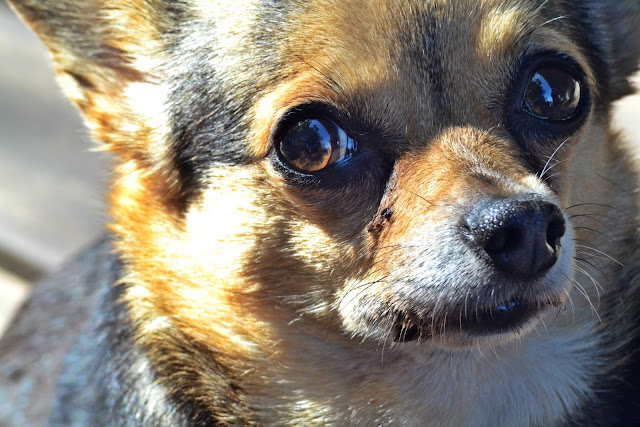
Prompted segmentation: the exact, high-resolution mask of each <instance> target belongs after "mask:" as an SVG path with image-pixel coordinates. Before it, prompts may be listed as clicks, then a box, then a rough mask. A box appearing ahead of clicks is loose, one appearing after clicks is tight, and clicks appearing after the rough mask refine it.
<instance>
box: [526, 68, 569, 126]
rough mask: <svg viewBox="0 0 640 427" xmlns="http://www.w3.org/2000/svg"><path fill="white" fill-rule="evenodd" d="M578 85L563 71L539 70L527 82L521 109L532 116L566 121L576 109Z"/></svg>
mask: <svg viewBox="0 0 640 427" xmlns="http://www.w3.org/2000/svg"><path fill="white" fill-rule="evenodd" d="M579 102H580V84H579V83H578V82H577V81H576V80H575V79H574V78H573V77H572V76H571V74H569V73H567V72H566V71H564V70H561V69H558V68H539V69H538V70H537V71H536V72H535V74H533V76H532V77H531V80H529V85H528V86H527V90H526V92H525V96H524V101H523V107H524V109H525V110H527V111H529V112H530V113H531V114H533V115H534V116H537V117H540V118H543V119H550V120H566V119H569V118H571V116H573V114H574V113H575V112H576V110H577V109H578V104H579Z"/></svg>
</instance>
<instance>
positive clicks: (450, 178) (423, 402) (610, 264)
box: [11, 0, 640, 425]
mask: <svg viewBox="0 0 640 427" xmlns="http://www.w3.org/2000/svg"><path fill="white" fill-rule="evenodd" d="M171 3H172V2H164V1H160V0H158V1H151V2H140V1H136V2H131V1H128V2H125V1H110V2H102V1H98V0H91V1H89V0H83V1H79V2H71V1H57V2H53V1H29V0H24V1H20V0H11V4H12V5H13V7H14V8H15V9H16V11H17V12H18V13H19V14H20V15H21V16H23V18H24V19H25V21H26V22H27V23H28V24H29V25H30V26H31V27H32V28H33V29H34V31H36V32H37V33H38V34H39V35H40V36H41V37H42V39H43V41H44V42H45V43H46V44H47V46H48V47H49V49H50V51H51V53H52V57H53V60H54V63H55V65H56V71H57V73H58V76H59V79H60V82H61V84H62V86H63V89H65V91H66V93H67V94H68V96H69V97H70V99H71V100H72V101H73V102H74V103H75V104H76V105H77V106H78V108H79V109H80V111H81V112H82V114H83V115H84V117H85V119H86V121H87V124H88V126H89V127H90V129H91V131H92V134H93V136H94V138H95V139H96V140H97V141H100V142H101V143H103V144H104V145H105V147H106V149H108V150H111V151H113V152H114V153H115V154H116V157H117V159H118V165H117V167H116V168H115V175H114V179H113V190H112V193H111V199H110V200H111V206H112V209H111V215H112V217H113V223H112V225H111V226H110V230H111V232H112V233H113V236H114V247H115V250H116V253H117V254H118V257H119V259H120V260H121V262H122V263H123V266H124V267H123V274H122V277H121V278H120V279H119V281H118V283H119V284H121V285H122V286H123V288H122V289H123V291H122V294H121V296H120V298H121V302H123V303H124V304H125V309H126V313H127V325H128V326H127V328H128V329H127V330H129V331H130V332H131V334H132V338H131V342H132V343H133V344H132V345H133V347H134V348H135V349H139V350H140V351H141V353H142V354H143V355H144V357H145V358H146V359H145V360H147V361H148V363H149V365H150V366H151V370H152V372H153V375H154V384H156V385H157V386H159V387H160V388H161V389H162V391H163V393H164V396H165V398H164V400H163V401H162V402H163V403H162V405H166V407H167V408H170V409H167V411H169V412H170V413H171V414H183V412H181V411H184V414H186V415H184V416H185V417H186V418H185V419H186V420H189V421H191V422H202V423H207V422H214V421H215V422H219V423H228V424H233V423H246V424H265V423H267V424H268V423H281V424H298V423H313V422H317V423H321V424H326V423H333V424H345V423H354V424H355V423H363V424H395V423H400V424H402V423H404V424H414V423H420V424H423V423H425V422H431V423H433V424H436V425H442V424H451V425H461V424H467V425H525V424H530V425H549V424H558V423H563V422H581V421H584V420H586V421H588V422H593V423H600V422H603V420H606V416H607V414H608V412H607V411H608V410H609V406H608V405H614V406H615V405H616V404H617V403H618V402H620V405H621V406H623V407H624V408H625V411H627V410H628V411H629V412H625V413H624V414H623V415H622V416H621V418H620V419H619V421H620V422H626V421H628V420H631V419H640V415H639V413H640V410H638V408H637V407H634V406H633V405H634V404H633V403H630V402H631V400H632V397H631V394H632V393H634V392H635V390H637V387H638V386H639V385H638V383H637V380H636V382H632V383H631V384H627V385H624V384H620V383H617V382H616V379H617V378H620V379H623V380H624V381H627V382H629V381H631V380H630V378H631V375H633V374H634V372H640V371H634V369H637V368H638V366H637V364H638V360H640V358H639V357H638V349H637V344H638V334H639V332H640V331H639V330H638V325H639V324H640V319H639V315H638V309H639V307H640V283H639V281H640V273H638V269H639V268H640V266H638V259H640V257H639V256H638V255H639V254H638V243H637V242H638V241H637V231H638V225H637V217H638V200H637V195H636V194H635V193H634V191H636V189H637V175H636V173H637V165H635V164H632V163H631V161H630V160H629V154H628V153H627V148H625V147H624V146H623V145H621V143H620V142H619V137H618V136H617V135H616V134H615V133H614V132H613V131H612V130H611V129H610V128H609V123H608V122H609V114H610V113H609V111H610V106H611V102H613V101H614V100H615V99H618V98H619V97H621V96H623V95H624V94H626V93H628V92H629V86H628V83H627V80H626V79H627V77H628V76H629V74H630V73H631V72H632V71H633V70H634V69H635V67H636V66H637V63H638V59H639V57H640V32H639V30H638V28H640V4H638V2H637V1H634V0H631V1H622V2H614V1H609V2H595V1H594V2H584V4H582V5H581V6H579V5H578V3H579V2H572V1H549V2H534V1H525V0H513V1H504V0H484V1H480V2H478V1H467V0H460V1H443V0H442V1H441V0H435V1H425V2H414V1H410V2H395V1H348V2H342V1H340V2H338V1H330V0H326V1H318V2H298V1H293V2H291V4H289V5H287V6H286V7H285V8H284V9H282V6H279V7H278V6H275V5H274V6H273V8H274V9H273V11H271V12H269V9H268V7H267V6H264V5H262V6H263V7H262V8H261V7H260V3H259V2H253V1H245V2H239V3H238V2H229V4H228V5H225V4H224V3H225V2H197V1H193V2H192V1H186V2H180V3H179V4H175V5H172V4H171ZM107 4H108V7H107ZM223 6H225V7H223ZM226 6H228V7H226ZM276 12H277V13H281V14H282V16H284V17H285V18H286V19H285V18H283V17H282V16H279V15H277V13H276ZM269 13H273V16H271V15H269ZM259 19H264V22H261V21H260V20H259ZM611 23H614V25H612V24H611ZM587 24H588V25H590V26H591V27H590V28H588V29H587V28H583V26H585V25H587ZM621 46H624V49H623V48H622V47H621ZM547 51H554V52H556V51H557V52H564V53H565V54H566V55H568V56H570V57H571V58H572V60H573V61H575V63H576V64H577V66H579V67H580V68H581V69H582V72H583V73H584V81H585V82H586V85H587V86H588V90H589V93H590V97H591V104H590V111H589V112H588V114H587V116H586V118H585V120H584V122H583V123H582V124H580V126H579V127H578V128H577V129H575V130H573V131H572V132H570V134H568V135H567V136H566V137H563V138H561V139H560V140H558V139H554V140H552V141H548V140H545V139H544V138H542V137H540V138H537V139H536V137H527V138H524V139H525V140H524V142H523V141H522V140H521V138H519V137H518V136H517V135H515V131H513V128H512V127H511V126H510V125H509V124H508V123H509V120H511V119H510V118H509V112H508V110H507V107H505V106H507V105H510V104H509V103H510V102H512V101H511V98H512V97H513V96H517V95H513V93H511V91H510V89H509V88H510V87H511V86H512V85H513V84H514V83H513V81H514V76H515V75H517V73H518V71H517V70H518V67H520V66H521V61H522V60H521V58H523V57H524V56H526V55H529V56H535V55H536V54H542V53H544V52H547ZM198 73H202V74H198ZM207 73H210V74H207ZM214 75H215V77H212V76H214ZM203 82H204V83H203ZM199 84H204V86H202V87H201V86H197V85H199ZM214 84H215V85H214ZM207 88H210V89H211V92H208V89H207ZM216 97H218V98H216ZM311 102H315V103H322V104H324V105H328V106H330V107H331V108H333V109H335V110H336V111H338V112H339V113H340V114H342V115H343V116H344V117H345V119H344V120H345V121H346V122H349V123H352V122H353V123H355V122H357V125H354V126H355V127H354V128H353V129H349V132H350V133H351V135H352V136H353V137H354V139H357V140H358V144H360V146H361V147H362V146H364V147H369V148H370V147H375V150H377V151H376V152H377V153H380V158H381V159H393V162H391V163H390V164H389V169H390V171H389V172H388V176H386V175H385V173H387V172H385V171H384V170H385V169H384V168H385V167H386V166H384V165H383V164H385V161H386V160H380V164H381V165H383V166H380V167H379V168H378V167H376V166H375V165H374V166H371V167H370V170H369V169H368V170H367V172H366V173H364V174H363V175H362V176H359V178H361V179H354V180H353V181H349V182H342V183H340V184H339V185H335V186H333V187H322V186H318V185H316V186H313V185H307V186H304V185H299V184H297V183H296V182H293V181H291V180H290V179H288V178H287V177H286V175H285V174H283V173H282V171H280V170H279V169H278V165H277V163H275V162H274V155H273V153H274V149H275V148H274V147H275V146H276V145H277V143H278V141H277V140H275V139H274V138H277V129H278V126H279V123H281V121H282V120H283V118H284V117H286V115H287V113H288V112H290V111H291V110H292V109H293V108H295V107H297V106H299V105H301V104H305V103H311ZM203 106H204V107H203ZM203 108H210V110H207V111H203V110H202V109H203ZM180 117H182V118H183V119H184V117H187V119H186V122H184V123H183V122H180V120H182V119H180ZM228 117H231V119H229V120H233V121H232V122H229V123H230V124H229V123H226V122H224V120H227V118H228ZM183 121H184V120H183ZM216 121H217V122H220V123H223V124H221V125H220V126H219V127H217V128H215V127H213V124H212V123H217V122H216ZM207 126H210V127H211V131H208V129H209V128H208V127H207ZM202 129H204V130H202ZM215 129H217V130H218V131H219V132H220V133H216V132H214V130H215ZM349 132H348V133H349ZM207 138H210V139H207ZM185 141H187V142H185ZM189 141H200V142H193V143H191V142H189ZM202 141H205V142H202ZM229 141H230V142H229ZM207 144H209V145H207ZM367 144H369V145H367ZM227 145H228V146H229V147H231V148H228V151H224V150H223V148H224V149H225V150H227V148H225V147H227ZM218 147H221V148H218ZM370 149H371V148H370ZM217 150H220V152H221V154H219V155H218V154H217V153H218V151H217ZM223 151H224V152H223ZM234 156H236V157H237V158H234ZM232 160H233V161H232ZM551 168H552V171H550V170H551ZM543 172H545V173H543ZM523 194H536V195H537V196H539V197H540V198H543V199H544V200H545V201H547V202H549V203H552V204H554V205H557V206H559V207H561V208H562V209H563V215H564V217H565V218H566V220H567V221H568V222H569V225H568V226H567V227H568V228H567V232H566V236H565V237H564V239H565V243H564V244H563V245H565V246H566V247H567V248H569V247H571V246H572V244H571V243H570V242H575V248H576V250H575V257H574V256H571V255H566V254H565V255H563V258H562V259H561V261H558V267H557V268H556V269H554V270H552V272H551V273H549V275H548V277H546V278H544V280H543V279H535V280H532V281H530V282H529V281H525V280H524V279H523V280H520V279H518V280H513V281H507V280H505V281H500V282H499V283H495V279H493V278H491V277H489V275H488V273H487V272H486V271H485V270H486V268H488V267H487V265H486V264H483V262H484V261H479V260H478V259H476V258H474V256H473V255H469V252H470V251H467V252H465V251H464V248H463V247H464V244H463V241H462V240H460V239H459V238H458V237H457V236H458V234H456V233H457V231H455V230H457V228H456V227H458V225H457V224H458V223H459V221H460V218H461V217H464V216H465V215H469V214H470V212H472V211H473V209H474V207H475V206H478V205H480V204H481V203H482V202H483V201H484V200H487V199H501V200H502V199H504V200H511V199H514V200H515V199H517V198H518V197H522V195H523ZM603 218H604V219H603ZM567 250H569V249H567ZM465 257H469V260H467V261H465V259H466V258H465ZM614 260H615V262H614ZM621 264H622V265H623V266H624V267H621ZM554 268H555V267H554ZM454 278H459V279H460V282H459V283H458V282H456V281H455V280H454ZM463 280H465V281H466V282H463ZM519 298H524V299H531V300H535V301H536V302H537V304H540V305H545V304H548V305H549V307H547V309H546V310H543V311H541V312H540V313H538V314H537V315H536V318H537V320H536V321H532V322H529V323H527V324H526V325H524V326H522V328H519V329H517V330H514V331H511V332H509V333H504V334H496V335H495V336H494V335H488V336H473V335H468V334H466V333H465V332H464V330H463V327H462V323H463V318H466V317H467V316H471V314H470V313H474V310H475V313H476V314H477V312H478V310H480V308H484V307H485V305H487V306H492V305H496V306H497V305H499V304H503V303H506V302H509V301H511V300H513V299H519ZM479 307H480V308H479ZM456 322H459V323H460V327H459V328H457V327H456ZM416 328H417V329H416ZM416 330H417V334H418V336H417V338H418V339H417V340H416V341H415V342H414V341H412V342H402V341H403V340H405V339H408V336H409V334H411V333H413V331H416ZM398 331H399V332H398ZM396 332H397V333H398V335H397V336H395V335H394V334H395V333H396ZM622 352H626V354H628V355H629V356H628V357H627V358H625V357H621V356H620V354H621V353H622ZM132 393H136V391H135V390H134V391H132ZM144 393H146V392H142V391H140V392H139V395H144ZM145 396H146V395H145ZM151 400H153V399H151ZM154 402H155V401H154ZM156 403H157V402H156ZM589 408H591V409H589ZM634 411H637V412H634ZM116 412H117V411H116ZM633 417H636V418H633ZM150 419H151V418H150ZM129 421H131V420H130V419H129Z"/></svg>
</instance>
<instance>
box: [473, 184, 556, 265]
mask: <svg viewBox="0 0 640 427" xmlns="http://www.w3.org/2000/svg"><path fill="white" fill-rule="evenodd" d="M467 225H468V228H469V230H470V232H471V236H472V240H473V244H474V245H476V246H478V247H479V248H480V249H481V250H483V251H484V252H485V253H486V254H488V255H489V257H490V258H491V260H492V261H493V264H494V265H495V266H496V268H498V269H499V270H501V271H503V272H505V273H509V274H512V275H514V276H517V277H519V278H530V277H532V276H536V275H538V274H540V273H543V272H544V271H546V270H548V269H549V268H551V266H553V264H555V262H556V260H557V258H558V252H559V249H560V239H561V237H562V236H563V235H564V232H565V223H564V218H563V217H562V213H561V212H560V209H558V207H557V206H556V205H554V204H552V203H549V202H545V201H542V200H540V199H539V198H537V197H536V196H532V198H531V199H526V198H525V199H521V200H511V199H507V200H505V199H499V200H491V201H489V202H486V203H484V204H482V205H481V206H479V207H478V208H476V209H475V210H474V211H472V212H471V214H470V215H469V216H468V218H467Z"/></svg>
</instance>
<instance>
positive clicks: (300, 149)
mask: <svg viewBox="0 0 640 427" xmlns="http://www.w3.org/2000/svg"><path fill="white" fill-rule="evenodd" d="M279 149H280V153H281V154H282V157H283V158H284V160H285V162H286V163H287V164H288V165H289V166H291V167H292V168H293V169H296V170H298V171H300V172H306V173H311V172H316V171H319V170H322V169H324V168H325V167H327V166H329V165H331V164H334V163H337V162H339V161H341V160H343V159H346V158H348V157H349V156H351V154H353V153H354V152H355V150H356V143H355V141H354V140H353V139H352V138H351V137H350V136H349V135H347V134H346V132H345V131H344V130H342V129H341V128H340V127H339V126H338V125H337V124H335V123H334V122H333V121H331V120H328V119H306V120H302V121H300V122H298V123H296V124H295V125H294V126H293V127H291V129H289V131H288V132H286V133H285V135H284V137H283V138H282V140H281V141H280V145H279Z"/></svg>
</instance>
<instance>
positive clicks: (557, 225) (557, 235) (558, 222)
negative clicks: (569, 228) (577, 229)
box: [547, 216, 565, 252]
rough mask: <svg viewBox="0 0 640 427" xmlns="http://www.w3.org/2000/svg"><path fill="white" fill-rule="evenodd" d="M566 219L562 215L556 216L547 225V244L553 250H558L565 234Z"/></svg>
mask: <svg viewBox="0 0 640 427" xmlns="http://www.w3.org/2000/svg"><path fill="white" fill-rule="evenodd" d="M564 232H565V228H564V219H563V218H562V216H559V217H556V218H554V219H553V220H551V222H549V225H548V226H547V244H548V245H549V247H550V248H551V249H552V250H553V252H555V251H557V250H558V246H559V244H560V239H561V238H562V236H564Z"/></svg>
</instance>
